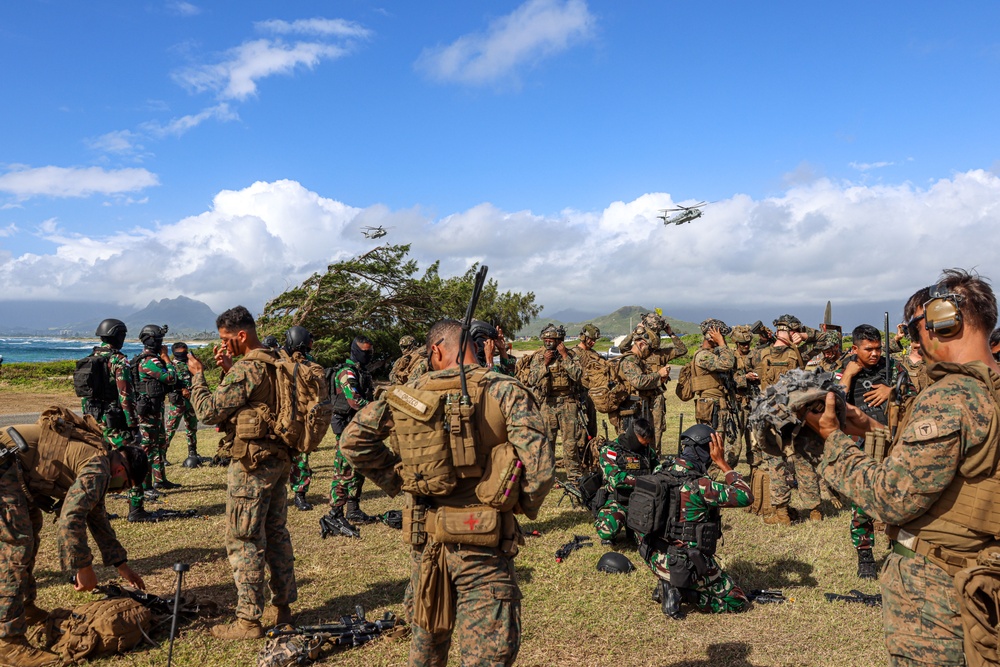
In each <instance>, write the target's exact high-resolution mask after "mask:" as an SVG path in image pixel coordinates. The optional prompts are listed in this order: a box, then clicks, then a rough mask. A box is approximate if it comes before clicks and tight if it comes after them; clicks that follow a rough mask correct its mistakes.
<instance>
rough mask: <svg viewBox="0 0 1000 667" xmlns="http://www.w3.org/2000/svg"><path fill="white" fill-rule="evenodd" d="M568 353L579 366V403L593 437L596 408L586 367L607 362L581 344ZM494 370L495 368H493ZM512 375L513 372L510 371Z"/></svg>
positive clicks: (587, 428) (595, 425)
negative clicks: (591, 395) (589, 392)
mask: <svg viewBox="0 0 1000 667" xmlns="http://www.w3.org/2000/svg"><path fill="white" fill-rule="evenodd" d="M569 354H570V356H571V357H573V359H575V360H576V363H577V364H578V365H579V366H580V404H581V406H582V408H583V413H584V414H585V415H586V416H587V424H586V430H587V436H588V437H589V438H593V437H596V436H597V423H598V418H597V408H595V407H594V401H593V399H591V398H590V394H588V393H587V390H588V389H590V385H588V384H587V368H588V367H589V366H590V365H591V364H602V363H607V362H606V360H605V359H604V358H602V357H601V355H600V354H598V353H597V352H594V351H593V350H587V349H585V348H584V347H583V346H582V345H575V346H573V347H571V348H570V350H569ZM494 370H496V369H494ZM510 374H511V375H513V373H510Z"/></svg>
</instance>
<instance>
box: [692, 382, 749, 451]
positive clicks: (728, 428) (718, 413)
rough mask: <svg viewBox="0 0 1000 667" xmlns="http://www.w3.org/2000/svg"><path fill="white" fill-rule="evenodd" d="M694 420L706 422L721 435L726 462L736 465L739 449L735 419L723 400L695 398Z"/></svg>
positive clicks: (701, 422)
mask: <svg viewBox="0 0 1000 667" xmlns="http://www.w3.org/2000/svg"><path fill="white" fill-rule="evenodd" d="M694 403H695V408H694V409H695V422H696V423H698V424H708V425H709V426H711V427H712V428H714V429H715V430H716V431H718V432H720V433H721V434H722V437H723V446H724V448H725V452H726V462H727V463H728V464H729V465H730V467H736V464H737V463H739V460H740V450H739V447H738V442H739V441H738V438H737V434H736V421H735V417H734V415H733V413H732V412H731V411H730V410H729V407H728V406H727V405H726V403H725V401H722V400H720V399H718V398H696V399H694Z"/></svg>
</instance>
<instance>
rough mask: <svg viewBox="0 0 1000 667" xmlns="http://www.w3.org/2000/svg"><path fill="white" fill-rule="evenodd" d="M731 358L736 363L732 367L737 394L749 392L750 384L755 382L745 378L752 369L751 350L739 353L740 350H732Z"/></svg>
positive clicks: (741, 394)
mask: <svg viewBox="0 0 1000 667" xmlns="http://www.w3.org/2000/svg"><path fill="white" fill-rule="evenodd" d="M733 360H734V361H735V362H736V365H735V366H734V367H733V382H735V383H736V393H737V395H740V396H744V395H746V394H749V393H751V389H752V387H751V385H756V384H757V382H756V381H753V380H750V379H748V378H747V373H750V372H752V371H753V352H752V351H751V352H747V353H746V354H741V353H740V351H739V350H738V349H737V350H733Z"/></svg>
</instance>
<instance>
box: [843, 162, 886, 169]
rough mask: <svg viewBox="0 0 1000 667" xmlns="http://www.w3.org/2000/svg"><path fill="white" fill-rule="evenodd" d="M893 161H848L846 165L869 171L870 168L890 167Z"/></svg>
mask: <svg viewBox="0 0 1000 667" xmlns="http://www.w3.org/2000/svg"><path fill="white" fill-rule="evenodd" d="M894 164H896V163H895V162H849V163H848V166H849V167H850V168H851V169H857V170H858V171H871V170H872V169H882V168H883V167H891V166H893V165H894Z"/></svg>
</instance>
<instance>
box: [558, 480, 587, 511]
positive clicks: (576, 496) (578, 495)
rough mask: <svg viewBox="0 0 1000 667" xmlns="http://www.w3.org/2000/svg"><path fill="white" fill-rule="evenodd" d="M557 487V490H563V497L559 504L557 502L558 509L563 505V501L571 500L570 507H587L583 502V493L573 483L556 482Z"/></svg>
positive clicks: (560, 498) (560, 497)
mask: <svg viewBox="0 0 1000 667" xmlns="http://www.w3.org/2000/svg"><path fill="white" fill-rule="evenodd" d="M555 487H556V488H557V489H562V495H561V496H559V500H558V502H556V507H558V506H560V505H562V501H564V500H566V499H567V498H569V506H570V507H571V508H576V507H585V504H584V502H583V493H582V492H581V491H580V487H578V486H577V485H576V484H573V483H572V482H558V481H557V482H556V483H555Z"/></svg>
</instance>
